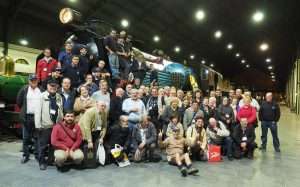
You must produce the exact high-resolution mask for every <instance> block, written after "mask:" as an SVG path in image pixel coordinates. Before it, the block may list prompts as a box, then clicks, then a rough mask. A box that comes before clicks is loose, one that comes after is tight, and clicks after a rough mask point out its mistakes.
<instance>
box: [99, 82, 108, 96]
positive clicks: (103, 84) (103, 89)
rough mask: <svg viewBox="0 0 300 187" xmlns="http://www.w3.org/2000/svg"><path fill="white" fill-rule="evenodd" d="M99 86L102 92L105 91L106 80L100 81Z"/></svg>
mask: <svg viewBox="0 0 300 187" xmlns="http://www.w3.org/2000/svg"><path fill="white" fill-rule="evenodd" d="M100 88H101V91H102V92H104V93H106V92H107V90H108V84H107V82H102V83H100Z"/></svg>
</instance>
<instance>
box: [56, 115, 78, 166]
mask: <svg viewBox="0 0 300 187" xmlns="http://www.w3.org/2000/svg"><path fill="white" fill-rule="evenodd" d="M74 119H75V115H74V112H73V111H66V112H65V116H64V120H63V121H62V122H60V123H57V124H56V125H55V126H54V127H53V130H52V134H51V144H52V146H53V147H54V148H55V151H54V157H55V163H56V164H57V166H58V167H62V166H63V164H64V162H65V161H66V160H68V159H70V160H73V161H74V162H75V164H80V163H81V162H82V160H83V157H84V156H83V152H82V151H81V150H80V149H79V147H80V145H81V142H82V135H81V130H80V127H79V125H77V124H75V123H74Z"/></svg>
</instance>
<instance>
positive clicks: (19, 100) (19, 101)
mask: <svg viewBox="0 0 300 187" xmlns="http://www.w3.org/2000/svg"><path fill="white" fill-rule="evenodd" d="M25 89H26V86H24V87H23V88H22V89H21V90H20V91H19V92H18V95H17V100H16V103H17V105H18V107H19V108H21V107H22V106H23V101H24V97H25Z"/></svg>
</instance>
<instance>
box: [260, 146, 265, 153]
mask: <svg viewBox="0 0 300 187" xmlns="http://www.w3.org/2000/svg"><path fill="white" fill-rule="evenodd" d="M259 150H261V151H263V152H265V151H266V150H267V149H266V147H265V146H261V147H260V148H259Z"/></svg>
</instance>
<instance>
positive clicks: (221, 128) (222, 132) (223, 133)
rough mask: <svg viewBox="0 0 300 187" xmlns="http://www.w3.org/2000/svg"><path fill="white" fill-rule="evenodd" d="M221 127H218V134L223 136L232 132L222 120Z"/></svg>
mask: <svg viewBox="0 0 300 187" xmlns="http://www.w3.org/2000/svg"><path fill="white" fill-rule="evenodd" d="M219 123H220V128H218V129H217V135H218V136H222V137H227V136H229V135H230V132H229V131H228V130H227V128H226V127H225V125H224V124H223V123H222V122H220V121H219Z"/></svg>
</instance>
